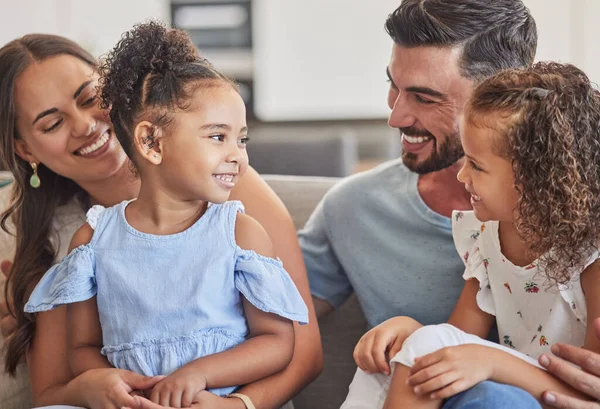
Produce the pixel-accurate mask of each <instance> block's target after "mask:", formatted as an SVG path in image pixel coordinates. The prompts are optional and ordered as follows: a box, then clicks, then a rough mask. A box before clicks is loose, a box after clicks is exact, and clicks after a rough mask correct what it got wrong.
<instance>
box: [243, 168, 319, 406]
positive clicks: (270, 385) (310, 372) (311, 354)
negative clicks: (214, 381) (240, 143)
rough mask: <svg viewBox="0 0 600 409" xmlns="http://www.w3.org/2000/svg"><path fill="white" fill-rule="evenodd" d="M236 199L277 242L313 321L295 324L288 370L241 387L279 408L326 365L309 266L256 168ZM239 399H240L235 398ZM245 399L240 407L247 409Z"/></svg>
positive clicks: (287, 218) (287, 219) (258, 401)
mask: <svg viewBox="0 0 600 409" xmlns="http://www.w3.org/2000/svg"><path fill="white" fill-rule="evenodd" d="M231 199H232V200H240V201H241V202H242V203H243V204H244V207H245V208H246V213H247V214H248V215H249V216H251V217H252V218H254V219H256V220H257V221H258V222H259V223H260V224H261V225H262V226H263V227H264V229H265V230H266V232H267V234H268V235H269V237H270V238H271V241H272V242H273V246H274V248H275V252H276V253H277V255H278V256H279V258H281V260H282V261H283V264H284V266H285V269H286V270H287V272H288V273H289V274H290V277H291V278H292V280H293V281H294V283H295V284H296V287H297V288H298V291H300V294H301V295H302V298H303V299H304V302H305V303H306V305H307V307H308V313H309V323H308V324H307V325H298V324H294V330H295V332H294V334H295V343H294V355H293V358H292V361H291V362H290V364H289V365H288V367H287V368H286V369H284V370H283V371H282V372H279V373H278V374H276V375H272V376H270V377H268V378H265V379H262V380H260V381H257V382H253V383H251V384H249V385H246V386H244V387H243V388H241V389H240V391H239V392H240V393H243V394H246V395H248V396H249V397H250V399H251V400H252V402H253V403H254V405H255V406H256V407H257V409H267V408H279V407H280V406H282V405H283V404H284V403H285V402H287V401H288V400H290V399H291V398H292V397H293V396H294V395H296V394H297V393H298V392H300V390H302V388H304V387H305V386H306V385H308V384H309V383H310V382H311V381H313V380H314V379H315V378H316V377H317V376H318V375H319V373H320V372H321V370H322V368H323V351H322V349H321V338H320V335H319V327H318V325H317V317H316V316H315V311H314V307H313V304H312V299H311V295H310V289H309V287H308V278H307V276H306V269H305V267H304V261H303V259H302V253H301V251H300V245H299V244H298V238H297V236H296V229H295V227H294V223H293V222H292V219H291V217H290V215H289V213H288V211H287V209H286V208H285V206H284V205H283V203H282V202H281V200H280V199H279V198H278V197H277V195H276V194H275V192H273V190H272V189H271V188H270V187H269V186H268V185H267V183H266V182H265V181H264V180H262V179H261V178H260V176H259V175H258V173H256V171H255V170H254V169H252V168H248V171H247V172H246V174H245V175H244V177H243V178H242V180H241V181H240V183H239V184H238V185H237V186H236V187H235V189H234V190H233V192H232V195H231ZM231 400H232V401H238V399H231ZM240 403H241V401H239V402H236V406H237V407H241V408H243V404H241V405H240Z"/></svg>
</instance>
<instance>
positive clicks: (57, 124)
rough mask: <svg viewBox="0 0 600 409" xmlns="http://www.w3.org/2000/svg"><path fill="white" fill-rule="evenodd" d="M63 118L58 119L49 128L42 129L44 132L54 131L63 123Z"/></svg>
mask: <svg viewBox="0 0 600 409" xmlns="http://www.w3.org/2000/svg"><path fill="white" fill-rule="evenodd" d="M62 122H63V120H62V119H59V120H58V121H56V122H55V123H54V124H53V125H52V126H51V127H50V128H48V129H44V130H42V132H43V133H50V132H52V131H54V130H55V129H56V128H58V127H59V125H60V124H62Z"/></svg>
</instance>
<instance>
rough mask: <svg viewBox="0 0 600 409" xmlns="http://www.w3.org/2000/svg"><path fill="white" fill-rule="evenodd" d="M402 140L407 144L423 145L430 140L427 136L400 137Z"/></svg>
mask: <svg viewBox="0 0 600 409" xmlns="http://www.w3.org/2000/svg"><path fill="white" fill-rule="evenodd" d="M402 136H403V137H404V140H405V141H406V142H408V143H423V142H427V141H429V140H430V139H431V138H430V137H429V136H408V135H402Z"/></svg>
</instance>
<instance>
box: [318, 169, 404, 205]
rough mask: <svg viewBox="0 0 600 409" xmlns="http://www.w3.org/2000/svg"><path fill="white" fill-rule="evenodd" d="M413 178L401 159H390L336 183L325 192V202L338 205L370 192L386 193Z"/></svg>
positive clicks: (367, 194)
mask: <svg viewBox="0 0 600 409" xmlns="http://www.w3.org/2000/svg"><path fill="white" fill-rule="evenodd" d="M413 178H415V175H414V174H413V173H412V172H411V171H410V170H408V169H407V168H406V167H405V166H404V164H403V163H402V159H394V160H390V161H387V162H384V163H382V164H380V165H378V166H376V167H375V168H373V169H369V170H367V171H364V172H361V173H357V174H355V175H352V176H349V177H347V178H345V179H344V180H342V181H340V182H339V183H337V184H336V185H335V186H333V187H332V188H331V189H330V191H329V192H327V194H326V196H325V200H326V204H327V205H330V204H335V205H339V204H342V203H348V201H350V200H352V201H355V200H360V198H364V197H366V196H372V194H377V193H380V194H386V193H389V192H390V191H392V190H394V189H395V188H398V187H399V185H402V184H405V183H407V182H409V181H410V180H412V179H413Z"/></svg>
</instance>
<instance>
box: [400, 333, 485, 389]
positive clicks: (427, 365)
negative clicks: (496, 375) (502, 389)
mask: <svg viewBox="0 0 600 409" xmlns="http://www.w3.org/2000/svg"><path fill="white" fill-rule="evenodd" d="M493 351H494V350H493V349H492V348H489V347H485V346H481V345H474V344H467V345H460V346H456V347H449V348H443V349H440V350H439V351H436V352H433V353H431V354H429V355H425V356H423V357H420V358H417V359H416V360H415V364H414V365H413V367H412V368H411V369H410V376H409V377H408V380H407V383H408V385H409V386H412V387H413V390H414V392H415V394H417V395H427V394H429V397H430V398H431V399H446V398H449V397H451V396H454V395H456V394H457V393H460V392H463V391H465V390H467V389H469V388H471V387H472V386H474V385H476V384H478V383H480V382H483V381H485V380H487V379H490V378H491V377H492V375H493V363H492V362H493V358H492V357H493V354H491V352H493Z"/></svg>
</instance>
